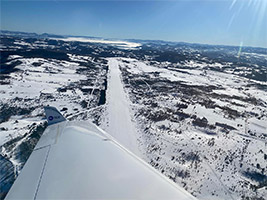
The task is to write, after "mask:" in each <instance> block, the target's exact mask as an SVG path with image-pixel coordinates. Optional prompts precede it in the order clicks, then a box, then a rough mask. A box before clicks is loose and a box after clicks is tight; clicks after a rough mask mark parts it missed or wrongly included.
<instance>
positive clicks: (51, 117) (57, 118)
mask: <svg viewBox="0 0 267 200" xmlns="http://www.w3.org/2000/svg"><path fill="white" fill-rule="evenodd" d="M44 110H45V115H46V119H47V122H48V126H49V125H52V124H56V123H59V122H63V121H66V119H65V118H64V117H63V116H62V115H61V113H60V112H59V111H58V110H57V109H56V108H55V107H51V106H45V107H44Z"/></svg>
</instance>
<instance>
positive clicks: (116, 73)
mask: <svg viewBox="0 0 267 200" xmlns="http://www.w3.org/2000/svg"><path fill="white" fill-rule="evenodd" d="M108 66H109V73H108V89H107V101H106V114H104V116H105V115H106V116H105V119H104V121H105V122H106V123H105V122H103V123H102V124H103V125H102V127H103V129H104V130H105V131H106V132H107V133H109V134H110V135H112V136H113V137H114V138H115V139H116V140H117V141H118V142H119V143H120V144H122V145H123V146H124V147H126V148H127V149H129V150H130V151H132V152H133V153H135V154H136V155H141V154H140V149H139V147H138V143H137V142H138V140H137V138H138V137H137V134H138V132H137V130H136V127H135V124H134V123H133V119H132V114H131V112H130V111H131V108H130V101H129V98H128V94H127V93H126V92H125V90H124V88H123V83H122V80H121V71H120V69H119V62H118V61H117V60H116V59H113V58H110V59H108ZM103 118H104V117H103ZM104 124H106V127H105V125H104Z"/></svg>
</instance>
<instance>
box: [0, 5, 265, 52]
mask: <svg viewBox="0 0 267 200" xmlns="http://www.w3.org/2000/svg"><path fill="white" fill-rule="evenodd" d="M1 29H2V30H14V31H26V32H36V33H44V32H46V33H54V34H64V35H86V36H98V37H106V38H121V39H129V38H131V39H159V40H167V41H178V42H180V41H181V42H191V43H205V44H223V45H240V44H241V43H243V45H244V46H258V47H267V0H176V1H175V0H172V1H8V0H1Z"/></svg>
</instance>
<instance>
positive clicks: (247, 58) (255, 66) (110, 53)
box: [0, 32, 267, 199]
mask: <svg viewBox="0 0 267 200" xmlns="http://www.w3.org/2000/svg"><path fill="white" fill-rule="evenodd" d="M81 40H82V41H81ZM96 41H100V42H96ZM137 44H138V45H137ZM126 47H127V48H126ZM0 50H1V57H0V58H1V69H0V72H1V73H0V83H1V85H0V94H1V99H0V148H1V149H0V150H1V153H0V164H1V165H0V169H1V170H0V179H1V184H0V185H1V190H0V192H1V194H0V197H1V198H3V197H4V196H5V194H6V193H7V191H8V189H9V188H10V186H11V184H12V183H13V181H14V180H15V178H16V176H17V175H18V174H19V172H20V170H21V168H22V167H23V165H24V163H25V162H26V160H27V158H28V156H29V155H30V153H31V151H32V149H33V148H34V145H35V144H36V142H37V141H38V139H39V138H40V136H41V134H42V132H43V131H44V129H45V127H46V122H45V120H44V116H43V109H42V107H43V106H44V105H48V104H49V105H52V106H56V107H57V108H58V109H59V110H61V112H62V114H63V115H64V116H65V117H67V118H68V119H69V120H90V121H93V122H94V123H96V124H97V125H99V126H100V127H102V128H103V129H105V130H106V131H107V132H109V133H110V134H111V135H112V136H113V137H114V138H116V140H118V141H119V142H120V143H122V144H123V145H124V146H126V148H128V149H130V150H132V151H133V152H135V153H136V154H138V155H139V156H140V157H142V158H143V159H144V160H146V161H147V162H148V163H150V164H151V165H152V166H153V167H155V168H156V169H158V170H159V171H161V172H162V173H163V174H165V175H166V176H167V177H169V178H170V179H171V180H173V181H174V182H176V183H177V184H179V185H181V186H182V187H184V188H185V189H186V190H188V191H189V192H190V193H192V194H193V195H194V196H196V197H198V198H199V199H265V198H266V196H267V192H266V187H267V176H266V170H267V150H266V137H267V103H266V102H267V79H266V77H267V76H266V74H267V66H266V63H267V54H266V49H262V48H250V47H247V48H244V49H243V51H244V52H243V53H241V54H238V50H239V48H238V47H224V46H207V45H196V44H194V45H191V44H185V43H182V44H181V43H164V42H159V43H157V42H156V41H153V42H152V41H134V42H127V41H119V42H115V41H110V42H109V41H108V40H99V39H98V40H94V41H91V39H90V40H89V39H88V38H87V39H81V38H79V40H77V39H75V38H74V39H73V38H72V39H71V40H70V39H64V38H63V39H62V38H60V37H59V38H52V39H51V38H49V37H45V36H42V37H41V36H38V35H37V36H35V35H32V34H30V35H28V36H27V34H26V33H24V34H23V37H22V36H21V35H16V34H12V33H10V32H9V33H8V34H2V35H1V43H0Z"/></svg>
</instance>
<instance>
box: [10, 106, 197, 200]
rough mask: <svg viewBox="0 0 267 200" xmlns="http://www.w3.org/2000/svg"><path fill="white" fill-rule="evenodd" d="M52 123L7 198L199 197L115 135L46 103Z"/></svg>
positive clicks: (185, 199) (179, 199) (186, 198)
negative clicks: (68, 119)
mask: <svg viewBox="0 0 267 200" xmlns="http://www.w3.org/2000/svg"><path fill="white" fill-rule="evenodd" d="M45 112H46V116H47V120H48V124H49V126H48V127H47V129H46V130H45V132H44V133H43V135H42V137H41V138H40V140H39V142H38V143H37V145H36V147H35V149H34V151H33V152H32V154H31V156H30V157H29V159H28V161H27V162H26V164H25V166H24V167H23V169H22V171H21V173H20V174H19V176H18V178H17V179H16V181H15V182H14V184H13V186H12V187H11V189H10V191H9V193H8V194H7V196H6V199H7V200H8V199H116V200H118V199H145V200H147V199H153V200H155V199H161V200H163V199H164V200H167V199H177V200H188V199H195V198H194V197H193V196H191V195H190V194H189V193H188V192H186V191H185V190H184V189H182V188H180V187H178V186H176V185H175V184H174V183H172V182H171V181H170V180H169V179H167V178H166V177H165V176H163V175H162V174H160V173H159V172H158V171H156V170H155V169H153V168H152V167H151V166H149V165H148V164H147V163H145V162H144V161H142V160H141V159H139V158H138V157H136V156H135V155H134V154H132V153H131V152H129V151H128V150H127V149H125V148H124V147H122V146H121V145H120V144H119V143H118V142H116V141H115V140H114V139H113V138H112V137H111V136H109V135H108V134H107V133H105V132H104V131H102V130H101V129H99V128H98V127H97V126H95V125H93V124H92V123H88V122H75V121H67V120H65V118H64V117H63V116H62V115H61V114H60V113H59V112H58V111H57V110H56V108H53V107H45Z"/></svg>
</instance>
